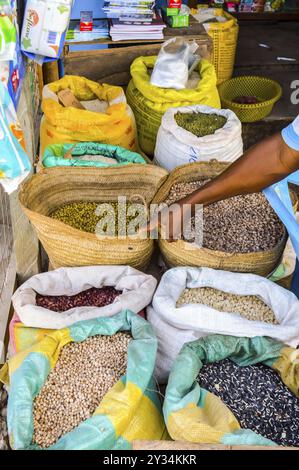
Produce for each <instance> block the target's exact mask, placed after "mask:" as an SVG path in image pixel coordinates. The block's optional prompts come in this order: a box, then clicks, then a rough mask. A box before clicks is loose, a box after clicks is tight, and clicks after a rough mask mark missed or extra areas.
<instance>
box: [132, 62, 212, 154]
mask: <svg viewBox="0 0 299 470" xmlns="http://www.w3.org/2000/svg"><path fill="white" fill-rule="evenodd" d="M156 60H157V56H150V57H138V58H137V59H135V60H134V61H133V63H132V65H131V76H132V80H131V81H130V83H129V85H128V88H127V100H128V103H129V105H130V106H131V108H132V110H133V112H134V115H135V118H136V124H137V129H138V140H139V145H140V147H141V149H142V150H143V151H144V152H145V153H146V154H147V155H149V156H154V150H155V144H156V137H157V133H158V130H159V127H160V124H161V119H162V116H163V114H164V113H165V112H166V111H167V110H168V109H169V108H174V107H179V106H190V105H193V104H205V105H208V106H213V107H214V108H220V100H219V95H218V91H217V87H216V82H217V77H216V73H215V69H214V67H213V65H212V64H211V63H210V62H209V61H208V60H205V59H202V60H201V61H200V63H199V65H198V69H197V71H198V74H199V77H200V80H199V82H198V85H197V87H196V88H193V89H189V88H185V89H182V90H175V89H173V88H160V87H157V86H155V85H152V84H151V83H150V79H151V75H150V73H151V71H152V69H153V68H154V65H155V63H156Z"/></svg>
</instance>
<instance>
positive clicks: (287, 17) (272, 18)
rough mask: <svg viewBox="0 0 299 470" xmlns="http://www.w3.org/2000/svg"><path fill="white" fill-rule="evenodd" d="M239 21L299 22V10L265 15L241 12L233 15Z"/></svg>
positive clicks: (265, 13) (266, 13)
mask: <svg viewBox="0 0 299 470" xmlns="http://www.w3.org/2000/svg"><path fill="white" fill-rule="evenodd" d="M232 15H234V16H235V17H236V18H237V19H238V20H239V21H259V22H265V21H266V22H270V23H273V22H277V21H299V10H294V11H278V12H276V13H275V12H267V11H265V12H264V13H251V12H248V13H247V12H243V11H240V12H238V13H232Z"/></svg>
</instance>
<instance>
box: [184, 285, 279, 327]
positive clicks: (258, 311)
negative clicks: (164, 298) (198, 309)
mask: <svg viewBox="0 0 299 470" xmlns="http://www.w3.org/2000/svg"><path fill="white" fill-rule="evenodd" d="M194 303H196V304H203V305H206V306H207V307H211V308H214V309H215V310H218V311H219V312H228V313H238V314H240V315H241V316H242V317H244V318H247V320H252V321H262V322H265V323H271V324H275V325H277V324H278V322H277V320H276V318H275V315H274V313H273V311H272V309H271V308H270V307H268V305H266V304H265V303H264V302H263V301H262V300H261V299H259V298H258V297H257V296H255V295H236V294H230V293H227V292H223V291H221V290H218V289H213V288H210V287H198V288H194V289H185V290H184V291H183V293H182V295H181V296H180V298H179V299H178V301H177V307H181V306H182V305H186V304H194Z"/></svg>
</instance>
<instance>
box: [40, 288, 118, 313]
mask: <svg viewBox="0 0 299 470" xmlns="http://www.w3.org/2000/svg"><path fill="white" fill-rule="evenodd" d="M121 293H122V291H120V290H116V289H115V288H114V287H110V286H106V287H101V288H96V287H92V288H91V289H88V290H85V291H83V292H80V293H79V294H75V295H70V296H68V295H41V294H38V293H37V294H36V305H37V306H38V307H44V308H47V309H49V310H53V312H65V311H66V310H69V309H71V308H75V307H105V306H106V305H109V304H112V303H113V302H114V300H115V299H116V297H118V296H119V295H120V294H121Z"/></svg>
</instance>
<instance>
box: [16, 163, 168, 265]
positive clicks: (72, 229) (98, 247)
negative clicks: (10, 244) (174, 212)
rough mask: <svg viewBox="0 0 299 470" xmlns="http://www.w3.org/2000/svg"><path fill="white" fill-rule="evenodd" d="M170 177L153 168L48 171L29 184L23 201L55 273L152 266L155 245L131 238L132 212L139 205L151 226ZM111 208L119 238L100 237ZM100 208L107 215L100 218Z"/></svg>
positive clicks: (137, 166) (21, 199) (23, 194)
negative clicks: (150, 214) (154, 205)
mask: <svg viewBox="0 0 299 470" xmlns="http://www.w3.org/2000/svg"><path fill="white" fill-rule="evenodd" d="M166 177H167V172H166V171H165V170H163V169H162V168H158V167H156V166H153V165H139V164H136V165H129V166H124V167H117V168H113V167H111V168H103V169H100V168H83V169H82V168H68V171H67V172H66V171H64V169H63V168H47V169H43V170H42V171H40V172H39V173H38V174H36V175H34V176H32V177H31V178H30V179H29V180H28V181H26V183H25V184H24V185H23V186H22V188H21V191H20V194H19V199H20V202H21V205H22V208H23V210H24V211H25V213H26V215H27V216H28V218H29V219H30V221H31V222H32V224H33V225H34V227H35V229H36V231H37V234H38V237H39V239H40V241H41V243H42V244H43V246H44V248H45V250H46V252H47V254H48V256H49V259H50V261H51V264H52V267H53V268H58V267H62V266H93V265H124V266H126V265H129V266H132V267H134V268H137V269H140V268H144V267H145V266H146V265H147V264H148V263H149V261H150V258H151V255H152V251H153V247H154V242H153V240H151V239H149V238H144V237H139V236H138V234H137V235H136V232H135V231H133V232H132V233H131V232H130V234H129V230H128V227H129V223H130V222H132V223H133V225H134V220H135V215H134V214H133V212H131V215H129V207H130V205H132V204H134V203H138V204H139V205H140V211H142V214H141V215H144V218H145V220H146V217H147V210H148V206H149V204H150V203H151V201H152V199H153V197H154V195H155V193H156V192H157V190H158V189H159V187H160V186H161V184H162V183H163V182H164V181H165V179H166ZM120 196H122V197H126V198H127V204H124V205H121V206H118V204H117V203H118V197H120ZM107 203H108V204H109V207H107V210H109V211H112V212H113V214H111V213H110V216H112V219H113V220H112V222H113V221H114V223H113V224H112V228H114V229H115V230H114V235H111V234H110V232H109V233H101V234H99V233H98V223H99V222H100V223H101V220H103V218H104V217H105V214H104V212H105V210H106V206H105V204H107ZM138 204H137V205H138ZM99 205H100V213H101V214H102V215H97V214H98V212H97V211H98V207H99ZM118 207H121V209H120V212H121V213H122V216H124V217H125V220H124V222H125V223H124V225H125V226H124V228H125V229H126V233H125V234H123V233H122V234H120V232H119V227H118V225H117V224H118V215H119V214H118ZM102 209H103V211H104V212H103V213H102ZM124 212H125V214H124ZM122 220H123V219H122ZM104 222H105V221H104ZM104 222H103V224H104ZM102 228H103V230H104V227H102ZM99 235H104V236H99ZM129 235H130V236H129Z"/></svg>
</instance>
